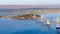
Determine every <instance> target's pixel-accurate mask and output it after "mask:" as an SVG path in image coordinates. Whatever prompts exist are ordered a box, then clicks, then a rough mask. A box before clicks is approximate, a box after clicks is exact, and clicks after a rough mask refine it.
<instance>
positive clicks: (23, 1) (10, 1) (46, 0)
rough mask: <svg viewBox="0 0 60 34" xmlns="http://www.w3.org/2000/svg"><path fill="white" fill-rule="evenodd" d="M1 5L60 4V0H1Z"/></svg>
mask: <svg viewBox="0 0 60 34" xmlns="http://www.w3.org/2000/svg"><path fill="white" fill-rule="evenodd" d="M0 5H60V0H0Z"/></svg>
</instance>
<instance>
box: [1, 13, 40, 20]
mask: <svg viewBox="0 0 60 34" xmlns="http://www.w3.org/2000/svg"><path fill="white" fill-rule="evenodd" d="M9 17H10V16H0V18H9ZM34 17H35V18H38V17H40V15H35V16H34V14H25V15H21V16H20V15H17V16H13V17H10V18H12V19H18V20H22V19H34Z"/></svg>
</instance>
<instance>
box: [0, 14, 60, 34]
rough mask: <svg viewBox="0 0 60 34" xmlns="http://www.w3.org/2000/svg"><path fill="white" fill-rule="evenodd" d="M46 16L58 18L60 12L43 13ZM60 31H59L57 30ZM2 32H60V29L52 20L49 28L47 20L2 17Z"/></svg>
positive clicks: (42, 33)
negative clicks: (57, 28)
mask: <svg viewBox="0 0 60 34" xmlns="http://www.w3.org/2000/svg"><path fill="white" fill-rule="evenodd" d="M43 15H44V17H45V18H48V19H50V20H56V17H57V16H59V18H60V14H43ZM57 31H58V32H57ZM0 34H60V29H59V30H56V25H55V22H51V25H50V29H48V27H47V24H46V20H44V22H43V23H41V22H40V19H39V18H37V19H35V21H34V20H32V19H26V20H14V19H8V18H0Z"/></svg>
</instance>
